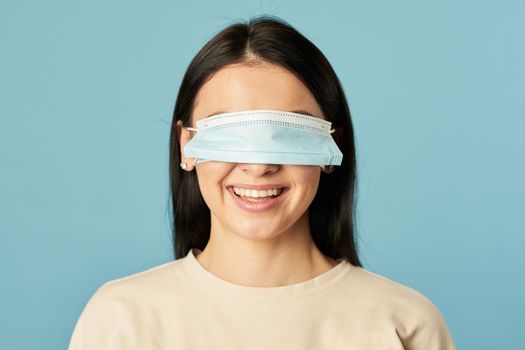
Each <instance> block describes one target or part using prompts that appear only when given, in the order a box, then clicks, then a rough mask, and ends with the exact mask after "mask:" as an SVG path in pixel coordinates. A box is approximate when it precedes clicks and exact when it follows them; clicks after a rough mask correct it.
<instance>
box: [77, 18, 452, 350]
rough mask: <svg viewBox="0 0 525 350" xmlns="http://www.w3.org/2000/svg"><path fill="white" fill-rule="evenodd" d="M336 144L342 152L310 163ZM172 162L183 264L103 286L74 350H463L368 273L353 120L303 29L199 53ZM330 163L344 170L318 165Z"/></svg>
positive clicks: (241, 35)
mask: <svg viewBox="0 0 525 350" xmlns="http://www.w3.org/2000/svg"><path fill="white" fill-rule="evenodd" d="M279 116H282V118H283V121H282V123H280V122H279V120H277V122H276V119H275V118H277V119H278V118H279ZM255 117H257V118H259V117H261V119H260V120H261V121H266V124H264V125H263V124H261V125H259V126H257V128H254V127H253V126H252V127H251V128H250V127H248V126H247V125H245V124H243V123H242V122H241V123H239V122H235V123H234V122H231V123H230V124H228V122H227V123H226V124H224V125H223V126H224V127H225V128H224V129H220V128H218V129H216V130H215V133H214V134H211V133H208V134H206V132H207V131H206V125H207V124H206V123H209V122H211V121H214V122H216V121H219V122H223V121H225V120H226V121H227V120H230V121H231V120H233V119H234V118H237V119H236V120H237V121H239V120H241V121H242V120H244V121H246V122H247V123H249V122H252V121H253V120H254V119H252V118H255ZM270 117H271V118H273V119H272V120H273V122H272V121H268V120H270V119H271V118H270ZM221 118H222V119H221ZM243 118H244V119H243ZM294 118H298V120H300V121H301V123H303V122H304V123H303V124H301V125H306V124H308V123H313V124H315V125H321V126H329V128H330V127H331V128H332V129H331V130H330V134H322V133H313V132H310V131H311V130H310V129H308V130H306V128H304V130H302V129H301V127H295V128H294V127H289V125H291V124H290V123H289V124H286V123H287V121H290V120H295V119H294ZM261 123H262V122H261ZM285 124H286V125H285ZM292 124H293V123H292ZM313 124H312V125H313ZM294 125H295V124H294ZM298 125H299V124H298ZM309 125H310V124H309ZM227 126H230V128H229V129H228V128H227ZM295 126H297V125H295ZM312 130H313V129H312ZM281 132H282V133H284V134H281ZM267 133H269V134H270V136H269V137H268V136H267V135H268V134H267ZM206 135H207V136H206ZM278 135H279V136H278ZM283 135H287V137H284V136H283ZM326 135H329V136H328V137H329V142H336V143H337V146H335V147H332V148H331V151H325V150H324V149H320V150H319V152H318V150H317V146H315V147H314V148H315V149H314V148H312V145H313V144H315V143H314V140H315V138H316V137H326ZM330 135H331V136H330ZM332 136H333V138H332ZM214 137H215V139H214ZM260 137H263V138H264V137H266V139H265V140H266V141H267V143H266V141H265V144H264V145H262V147H259V148H257V145H260V144H261V142H260V141H258V140H260ZM294 137H297V139H294ZM214 140H215V141H216V143H214V142H215V141H214ZM298 140H299V141H298ZM309 140H312V142H309ZM199 142H200V143H199ZM324 144H326V143H324ZM217 145H219V146H220V147H219V148H218V147H217ZM223 146H224V147H223ZM229 146H231V147H232V149H233V150H234V151H231V150H229V151H228V150H227V148H228V147H229ZM244 147H245V148H246V151H247V153H245V152H244V149H243V148H244ZM251 147H255V148H253V149H252V148H251ZM298 147H300V148H301V149H304V150H306V151H304V152H303V154H299V153H294V152H295V151H293V150H294V149H297V148H298ZM302 147H304V148H302ZM308 147H310V148H308ZM321 148H322V147H321ZM248 150H249V152H248ZM170 151H171V154H170V181H171V189H172V197H173V213H174V222H175V230H174V241H175V244H174V248H175V255H176V260H174V261H171V262H168V263H165V264H163V265H159V266H156V267H153V268H151V269H149V270H146V271H143V272H140V273H137V274H133V275H131V276H127V277H124V278H120V279H116V280H113V281H109V282H107V283H105V284H104V285H103V286H101V287H100V288H99V289H98V290H97V291H96V293H95V294H94V295H93V296H92V298H91V299H90V300H89V302H88V303H87V305H86V307H85V308H84V311H83V312H82V314H81V316H80V318H79V320H78V322H77V325H76V327H75V330H74V332H73V335H72V338H71V341H70V346H69V349H70V350H79V349H97V350H102V349H367V350H371V349H426V350H428V349H436V350H437V349H455V347H454V343H453V340H452V338H451V335H450V333H449V331H448V328H447V326H446V323H445V320H444V319H443V317H442V315H441V313H440V312H439V310H438V309H437V308H436V307H435V306H434V304H432V302H431V301H430V300H429V299H427V298H426V297H425V296H423V295H422V294H420V293H419V292H417V291H416V290H414V289H411V288H409V287H407V286H404V285H401V284H399V283H396V282H394V281H392V280H389V279H387V278H385V277H382V276H379V275H377V274H374V273H372V272H369V271H367V270H365V269H364V268H363V267H362V266H361V263H360V261H359V257H358V254H357V249H356V236H355V225H354V206H355V197H356V194H355V193H356V192H355V191H356V161H355V149H354V138H353V128H352V124H351V119H350V112H349V109H348V105H347V102H346V98H345V95H344V93H343V89H342V87H341V85H340V83H339V80H338V78H337V76H336V74H335V73H334V71H333V69H332V67H331V66H330V64H329V63H328V61H327V59H326V58H325V57H324V55H323V54H322V53H321V52H320V51H319V49H317V48H316V47H315V46H314V45H313V44H312V43H311V42H310V41H308V40H307V39H306V38H305V37H304V36H302V35H301V34H300V33H298V32H297V31H296V30H295V29H294V28H293V27H291V26H290V25H288V24H286V23H285V22H284V21H282V20H279V19H276V18H272V17H268V16H262V17H258V18H253V19H251V20H250V21H249V22H248V23H247V24H233V25H231V26H229V27H228V28H226V29H224V30H222V31H221V32H220V33H218V34H217V35H216V36H215V37H213V38H212V39H211V40H210V41H209V42H208V43H207V44H206V45H205V46H204V47H203V48H202V49H201V50H200V52H199V53H198V54H197V55H196V56H195V58H194V59H193V60H192V62H191V64H190V66H189V67H188V69H187V72H186V74H185V76H184V79H183V81H182V84H181V87H180V91H179V94H178V97H177V101H176V104H175V110H174V114H173V124H172V134H171V145H170ZM252 151H253V152H252ZM323 152H335V153H332V154H331V155H335V156H336V158H330V159H336V161H335V162H331V163H329V162H323V164H320V166H317V165H315V164H318V163H315V161H314V162H310V161H309V160H308V159H310V158H308V154H313V155H314V156H316V154H317V153H319V154H320V155H321V156H324V153H323ZM337 152H340V153H341V155H342V162H341V161H340V160H341V159H340V158H337V155H338V153H337ZM191 154H193V155H196V156H193V157H192V156H190V155H191ZM205 155H209V156H205ZM287 155H288V156H289V155H292V156H290V157H287ZM303 156H304V157H303ZM243 157H244V158H243ZM250 157H253V158H250ZM227 159H228V160H229V161H225V160H227ZM232 159H233V160H234V161H232ZM276 159H283V160H286V162H283V164H280V163H279V162H277V161H276ZM316 159H317V158H316ZM319 159H320V158H319ZM323 159H325V158H323ZM326 159H328V158H326ZM337 159H339V161H337ZM238 160H242V161H238ZM261 160H267V161H265V162H261ZM327 164H331V165H327ZM336 165H338V166H336Z"/></svg>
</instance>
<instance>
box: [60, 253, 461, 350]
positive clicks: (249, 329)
mask: <svg viewBox="0 0 525 350" xmlns="http://www.w3.org/2000/svg"><path fill="white" fill-rule="evenodd" d="M199 252H200V251H199V250H198V249H192V250H190V252H189V253H188V254H187V255H186V256H185V257H182V258H180V259H177V260H174V261H170V262H168V263H164V264H162V265H158V266H155V267H153V268H150V269H148V270H145V271H142V272H139V273H135V274H132V275H129V276H126V277H123V278H119V279H115V280H112V281H109V282H107V283H105V284H103V285H102V286H100V287H99V288H98V290H97V291H96V292H95V293H94V294H93V296H92V297H91V299H90V300H89V301H88V302H87V304H86V306H85V307H84V310H83V311H82V313H81V315H80V317H79V319H78V321H77V323H76V325H75V329H74V331H73V334H72V336H71V340H70V344H69V350H107V349H112V350H116V349H122V350H124V349H126V350H132V349H140V350H153V349H170V350H176V349H207V350H212V349H227V350H237V349H239V350H241V349H242V350H246V349H265V350H269V349H272V350H273V349H286V350H294V349H297V350H299V349H301V350H305V349H307V350H309V349H312V350H314V349H315V350H320V349H330V350H337V349H344V350H354V349H355V350H358V349H359V350H361V349H362V350H374V349H381V350H387V349H392V350H394V349H413V350H415V349H417V350H438V349H440V350H445V349H446V350H449V349H455V345H454V342H453V340H452V337H451V335H450V333H449V330H448V328H447V325H446V323H445V320H444V318H443V316H442V315H441V313H440V311H439V310H438V309H437V308H436V306H435V305H434V304H433V303H432V302H431V301H430V300H429V299H428V298H426V297H425V296H423V295H422V294H421V293H419V292H417V291H416V290H414V289H412V288H409V287H407V286H404V285H401V284H399V283H396V282H394V281H392V280H390V279H387V278H385V277H382V276H380V275H377V274H374V273H372V272H369V271H367V270H365V269H363V268H360V267H356V266H353V265H352V264H350V263H348V262H347V261H346V260H343V259H339V260H338V262H339V264H338V265H336V266H334V267H333V268H332V269H330V270H328V271H326V272H324V273H323V274H321V275H318V276H316V277H315V278H312V279H309V280H306V281H303V282H300V283H296V284H292V285H287V286H280V287H247V286H242V285H238V284H234V283H231V282H228V281H226V280H223V279H221V278H219V277H217V276H215V275H213V274H212V273H210V272H209V271H208V270H206V269H205V268H204V267H203V266H202V265H201V264H200V263H199V261H198V260H197V259H196V254H198V253H199Z"/></svg>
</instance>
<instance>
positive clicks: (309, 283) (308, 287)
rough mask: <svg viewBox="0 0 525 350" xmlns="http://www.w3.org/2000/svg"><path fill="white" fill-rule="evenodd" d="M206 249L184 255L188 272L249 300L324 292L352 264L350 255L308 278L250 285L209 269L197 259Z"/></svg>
mask: <svg viewBox="0 0 525 350" xmlns="http://www.w3.org/2000/svg"><path fill="white" fill-rule="evenodd" d="M201 252H202V251H201V250H200V249H198V248H191V249H190V250H189V251H188V253H187V254H186V256H185V257H184V258H183V259H182V262H183V265H184V268H185V270H186V272H187V273H188V274H189V276H190V277H192V278H193V279H194V280H195V281H196V282H197V283H198V284H200V285H201V286H202V287H203V288H205V289H207V290H208V291H210V292H212V293H213V294H216V295H219V296H222V297H224V298H228V299H233V300H239V301H248V302H264V303H276V302H281V301H289V300H293V299H303V298H306V297H308V296H313V295H315V294H318V293H321V292H322V291H324V290H325V289H327V288H328V287H330V286H332V285H333V284H335V283H336V282H337V281H339V280H340V279H341V278H342V277H343V276H344V275H345V274H346V273H348V272H349V271H350V269H351V268H352V266H353V265H352V264H350V263H349V262H348V261H347V260H346V259H344V258H339V259H337V262H338V264H337V265H335V266H334V267H332V268H331V269H330V270H328V271H325V272H323V273H322V274H320V275H317V276H315V277H313V278H310V279H308V280H305V281H302V282H298V283H294V284H290V285H285V286H278V287H250V286H243V285H240V284H236V283H232V282H229V281H227V280H224V279H222V278H220V277H218V276H216V275H214V274H213V273H211V272H210V271H208V270H207V269H206V268H205V267H204V266H202V265H201V263H200V262H199V261H198V260H197V257H196V256H197V255H198V254H199V253H201Z"/></svg>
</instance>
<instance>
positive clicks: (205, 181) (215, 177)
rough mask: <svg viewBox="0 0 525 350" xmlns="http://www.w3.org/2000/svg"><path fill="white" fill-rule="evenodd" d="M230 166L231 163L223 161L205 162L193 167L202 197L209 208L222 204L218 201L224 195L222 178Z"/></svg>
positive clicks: (229, 169)
mask: <svg viewBox="0 0 525 350" xmlns="http://www.w3.org/2000/svg"><path fill="white" fill-rule="evenodd" d="M231 168H232V165H231V164H229V163H223V162H205V163H202V164H197V166H196V167H195V171H196V172H197V179H198V182H199V188H200V191H201V194H202V197H203V198H204V201H205V202H206V204H207V205H208V207H209V208H210V209H212V208H213V207H214V206H216V205H221V206H222V202H220V203H218V202H219V201H222V198H223V196H224V191H225V189H224V188H223V180H224V179H225V178H226V176H227V175H228V173H229V172H230V171H231ZM217 203H218V204H217Z"/></svg>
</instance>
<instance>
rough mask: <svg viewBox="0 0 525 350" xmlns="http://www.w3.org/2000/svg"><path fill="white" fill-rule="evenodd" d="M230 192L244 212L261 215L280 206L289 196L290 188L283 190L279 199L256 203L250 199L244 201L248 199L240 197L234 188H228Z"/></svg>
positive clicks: (268, 199) (267, 199)
mask: <svg viewBox="0 0 525 350" xmlns="http://www.w3.org/2000/svg"><path fill="white" fill-rule="evenodd" d="M227 190H228V192H230V194H231V195H232V197H233V200H234V202H235V203H236V204H237V206H238V207H239V208H241V209H243V210H246V211H249V212H252V213H260V212H263V211H266V210H270V209H273V208H275V207H276V206H278V205H279V204H280V203H281V202H282V201H283V200H284V197H286V195H287V194H288V188H283V189H282V190H281V194H280V195H279V196H277V197H266V199H264V200H259V201H257V202H255V201H253V202H252V201H249V200H248V199H243V198H246V197H238V196H237V195H236V194H235V192H233V187H228V188H227Z"/></svg>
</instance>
